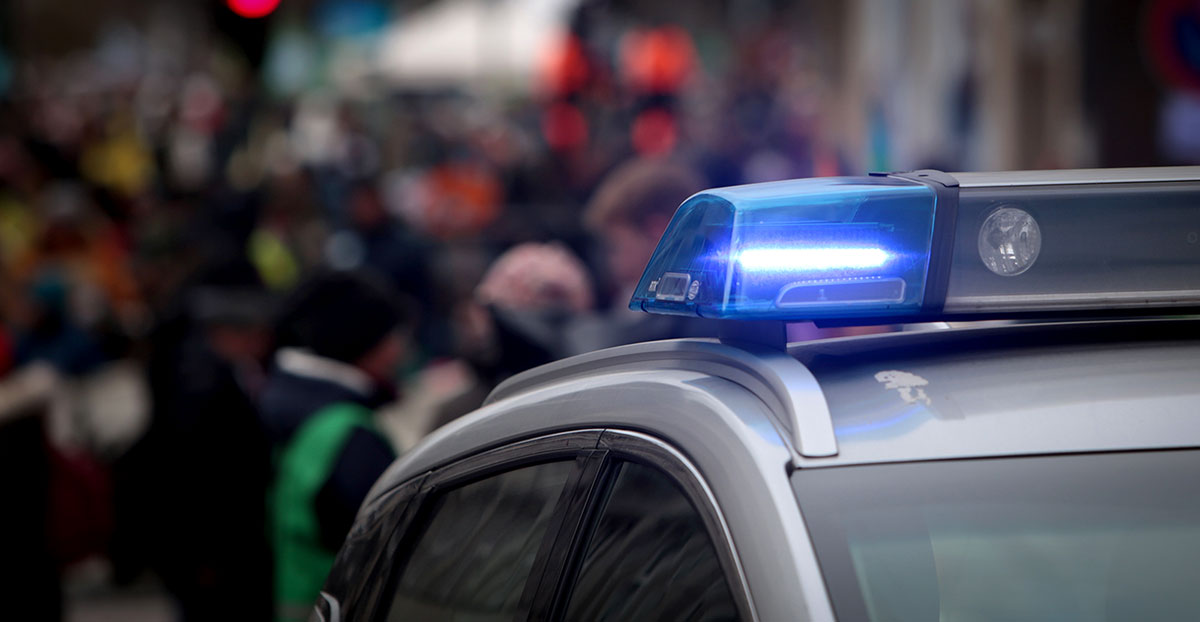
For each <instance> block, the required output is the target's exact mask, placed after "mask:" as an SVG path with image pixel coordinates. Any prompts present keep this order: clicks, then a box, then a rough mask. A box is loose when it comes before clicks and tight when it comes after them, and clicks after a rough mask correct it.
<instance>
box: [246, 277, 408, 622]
mask: <svg viewBox="0 0 1200 622" xmlns="http://www.w3.org/2000/svg"><path fill="white" fill-rule="evenodd" d="M411 322H412V319H411V318H410V317H409V312H408V311H407V309H406V308H405V307H404V306H403V305H402V304H401V302H400V301H399V300H398V298H397V296H396V294H395V292H394V291H392V290H391V288H389V287H387V285H386V282H384V281H382V280H381V279H379V278H378V277H376V276H373V275H368V274H367V273H363V272H359V273H348V272H341V273H338V272H334V273H326V274H321V275H317V276H315V277H313V278H312V279H311V280H309V281H308V282H306V283H305V284H303V285H301V286H300V288H299V289H298V291H297V292H296V293H295V296H294V298H293V300H292V301H291V303H290V304H289V305H287V307H286V309H285V310H284V313H283V316H282V317H281V319H280V322H279V333H278V334H279V339H280V345H281V346H283V347H281V348H280V349H279V351H278V352H277V353H276V356H275V367H274V369H273V370H272V371H271V373H270V375H269V377H268V379H267V385H266V388H265V390H264V392H263V396H262V399H261V401H260V415H261V417H262V422H263V425H264V427H265V429H266V432H267V435H268V439H269V440H270V442H271V444H272V446H273V448H274V455H275V479H274V482H273V484H272V490H271V496H270V503H271V505H270V508H271V513H272V515H271V529H272V537H273V544H274V549H275V550H274V556H275V614H276V618H277V619H280V620H302V619H305V618H306V617H307V615H308V612H309V610H310V608H311V606H312V604H313V602H315V601H316V599H317V596H318V593H319V591H320V588H321V584H322V582H323V581H324V579H325V575H326V574H327V573H328V572H329V569H330V567H331V566H332V565H333V559H334V556H335V554H336V553H337V550H338V548H339V547H340V546H341V544H342V541H343V540H344V539H345V537H346V533H347V532H348V531H349V529H350V526H351V524H352V523H353V521H354V516H355V514H356V513H357V512H358V506H359V504H360V503H361V502H362V500H363V498H364V497H365V496H366V494H367V492H368V491H369V490H370V488H371V485H372V484H373V483H374V482H375V480H376V478H378V476H379V475H380V474H381V473H383V471H384V469H386V468H387V466H388V465H389V464H391V462H392V460H393V459H394V458H395V457H396V454H395V451H394V450H393V448H392V446H391V444H390V443H389V441H388V440H387V439H386V438H385V437H384V436H383V435H382V434H381V433H380V431H379V430H378V428H377V427H376V423H375V421H374V416H373V415H374V411H375V410H376V409H377V408H379V407H380V406H383V405H384V404H386V403H388V402H391V401H394V400H395V398H396V392H395V389H394V387H393V384H392V382H393V380H392V379H393V378H394V377H395V375H396V370H397V368H398V366H399V365H400V364H401V362H402V361H403V359H404V356H405V354H406V350H407V340H408V332H409V327H410V325H411Z"/></svg>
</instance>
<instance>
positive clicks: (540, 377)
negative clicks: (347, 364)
mask: <svg viewBox="0 0 1200 622" xmlns="http://www.w3.org/2000/svg"><path fill="white" fill-rule="evenodd" d="M654 369H676V370H688V371H697V372H702V373H707V374H712V375H714V376H717V377H720V378H724V379H726V380H729V381H731V382H733V383H736V384H738V385H741V386H742V387H745V388H746V389H747V390H749V391H750V392H751V393H753V394H754V395H755V396H757V397H758V398H759V399H761V400H762V401H763V402H764V403H766V405H767V407H768V410H769V411H770V412H771V414H772V415H773V418H774V419H775V421H776V423H777V424H778V425H779V427H780V428H781V432H782V433H783V436H784V437H785V438H786V439H787V440H788V441H789V442H790V443H791V444H792V445H793V447H794V449H795V451H796V452H797V453H799V454H800V455H801V456H804V457H808V458H821V457H826V456H834V455H837V452H838V448H837V438H836V437H835V436H834V432H833V420H832V418H831V416H830V413H829V405H828V404H827V403H826V401H825V395H824V393H823V392H822V391H821V387H820V385H819V384H817V379H816V377H814V376H813V374H812V372H810V371H809V370H808V368H807V367H805V366H804V365H803V364H802V363H800V362H799V361H797V360H796V359H794V358H792V357H791V356H790V355H788V354H787V353H786V352H783V351H780V350H778V349H775V348H770V347H766V346H760V345H756V344H753V343H738V344H737V345H732V344H729V343H724V342H720V341H717V340H715V339H673V340H668V341H650V342H645V343H636V344H632V345H627V346H619V347H616V348H609V349H606V350H599V351H596V352H589V353H587V354H581V355H579V356H574V357H571V358H567V359H563V360H561V361H557V362H554V363H550V364H548V365H544V366H542V367H539V368H537V369H534V370H530V371H526V372H522V373H520V374H517V375H515V376H513V377H511V378H509V379H507V380H505V381H504V382H502V383H500V385H499V386H497V387H496V388H495V389H494V390H493V391H492V393H491V394H490V395H488V398H487V400H486V401H485V402H484V403H485V404H491V403H494V402H497V401H499V400H502V399H505V398H507V397H512V396H514V395H517V394H521V393H525V392H527V391H532V390H534V389H536V388H539V387H543V386H546V385H550V384H553V383H557V382H563V381H566V380H572V379H577V378H581V377H587V376H594V375H596V374H597V373H614V372H620V371H645V370H654Z"/></svg>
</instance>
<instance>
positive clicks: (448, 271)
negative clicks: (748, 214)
mask: <svg viewBox="0 0 1200 622" xmlns="http://www.w3.org/2000/svg"><path fill="white" fill-rule="evenodd" d="M630 163H635V164H637V165H638V166H641V165H643V164H646V165H647V166H649V165H651V164H654V163H670V165H671V166H674V167H677V169H679V170H681V171H682V170H683V169H686V173H681V175H685V176H682V177H680V178H681V179H686V180H688V181H687V182H686V184H685V185H687V186H690V187H691V190H689V192H691V191H698V190H701V189H703V188H705V187H713V186H726V185H734V184H740V183H751V182H760V181H770V180H777V179H788V178H797V177H809V176H829V175H861V174H865V173H866V172H868V171H878V170H908V169H914V168H938V169H941V170H947V171H966V170H969V171H976V170H978V171H990V170H1011V169H1052V168H1087V167H1116V166H1159V165H1177V164H1197V163H1200V3H1197V2H1195V1H1189V0H1129V1H1117V0H1110V1H1094V2H1085V1H1083V0H1020V1H1013V2H991V1H988V0H962V1H954V0H846V1H844V2H817V1H794V2H787V1H783V0H739V1H733V0H727V1H713V2H703V3H701V2H689V3H679V2H668V1H665V0H661V1H657V0H651V1H644V2H637V1H633V0H609V1H600V0H596V1H592V0H395V1H388V0H275V1H272V0H228V1H226V0H158V1H155V2H139V1H136V0H92V1H90V2H82V3H81V2H77V1H73V0H8V1H6V2H4V3H0V433H2V434H0V437H3V438H2V439H0V440H2V441H3V446H4V449H5V450H8V453H7V454H6V457H5V458H3V459H0V479H2V480H3V481H4V482H5V483H4V486H5V488H4V492H5V494H6V495H8V496H6V498H8V499H21V500H22V501H21V503H40V504H43V505H44V507H45V508H46V509H45V511H44V513H42V514H39V515H38V516H36V517H34V518H33V519H31V521H32V522H29V523H27V524H26V523H18V522H14V523H13V524H12V525H10V526H7V527H5V530H6V531H7V533H8V535H7V536H6V537H9V538H14V539H17V540H20V539H25V538H29V537H32V536H30V534H28V533H25V532H23V531H22V529H23V528H24V527H29V526H30V525H33V526H34V528H38V529H41V528H45V529H47V530H48V532H46V534H45V535H46V537H47V538H48V542H49V545H48V546H47V547H46V550H45V551H43V553H44V564H42V565H41V566H39V567H36V568H31V567H17V568H13V567H9V568H7V569H5V570H4V572H5V573H6V574H4V575H3V577H8V576H10V575H14V574H22V573H38V572H40V573H44V574H45V576H46V577H48V579H47V583H46V584H47V585H58V586H59V590H58V591H55V590H54V589H52V588H47V590H48V591H47V592H46V594H44V595H42V596H44V597H45V599H46V601H45V602H57V603H60V604H61V607H62V610H61V612H62V615H63V616H64V617H65V618H66V619H69V620H160V619H173V618H175V617H176V616H177V615H178V613H179V610H178V608H177V606H176V604H175V600H174V598H173V597H172V596H170V595H169V594H168V592H169V591H168V590H166V589H165V588H164V587H163V583H162V579H161V578H160V577H158V576H157V575H156V574H155V573H154V572H152V571H151V568H153V567H154V564H153V563H147V561H146V559H147V556H146V554H145V551H139V550H138V547H137V546H132V545H131V546H126V545H125V544H126V543H125V536H123V535H122V534H123V530H122V517H123V514H124V513H125V512H126V511H127V510H123V509H122V507H123V505H122V503H121V501H120V499H119V497H120V492H119V491H120V489H121V486H122V483H121V481H122V478H123V477H127V476H128V475H129V473H128V472H129V470H130V469H133V470H135V471H136V470H138V469H141V470H145V469H158V468H160V467H161V468H162V469H164V470H163V471H162V472H161V473H159V476H160V477H161V478H162V481H165V482H167V484H164V485H169V482H170V481H171V477H172V473H173V472H172V471H171V470H170V469H169V468H167V467H162V466H161V464H160V465H158V466H148V465H152V464H153V463H151V462H146V461H144V460H141V461H139V460H128V457H129V455H130V454H131V452H134V448H135V447H137V446H138V443H139V442H141V441H142V439H144V438H146V437H147V435H148V434H149V433H150V431H151V430H154V429H156V428H155V426H156V425H159V426H167V425H168V424H166V423H161V422H164V421H165V422H169V421H174V420H175V419H173V418H176V417H177V413H176V412H175V410H173V409H174V408H175V406H173V405H174V404H176V403H177V401H178V396H179V395H181V394H186V391H184V390H183V389H181V388H180V386H181V385H180V382H181V381H190V380H191V379H194V378H195V376H196V372H195V371H194V368H193V367H190V365H193V364H194V363H195V361H196V360H199V359H195V357H194V356H193V352H192V350H191V349H190V348H191V347H192V346H191V344H192V343H193V341H194V340H196V339H199V340H200V341H201V342H203V343H204V344H207V345H205V346H204V347H207V348H209V349H216V350H217V351H219V352H220V353H221V354H222V356H226V355H228V356H227V358H228V359H229V360H231V361H234V363H231V364H234V366H235V367H237V369H238V375H237V378H238V379H239V380H238V381H239V383H240V384H239V387H240V388H241V390H243V391H244V393H245V394H246V395H248V396H249V397H250V398H253V397H254V394H255V391H256V390H257V387H259V386H260V385H261V382H260V381H259V380H256V378H257V379H261V377H262V376H263V375H264V374H265V373H266V372H267V371H268V370H269V368H270V365H271V363H270V361H271V352H272V350H273V348H274V346H275V343H276V340H277V332H275V331H274V330H273V322H274V321H275V316H274V311H275V310H276V309H277V308H278V307H282V306H284V305H285V304H286V300H287V299H288V296H289V295H290V293H291V292H293V290H294V289H295V288H296V287H297V286H298V284H300V283H302V282H304V281H305V279H306V278H308V277H309V276H310V275H312V274H314V273H318V272H320V271H322V270H325V269H337V270H358V269H364V268H369V269H371V270H372V271H373V272H374V273H376V274H378V275H381V276H382V277H383V278H384V279H386V280H387V281H388V282H389V283H390V284H391V286H392V287H394V288H395V289H396V290H397V291H398V292H399V294H400V295H401V296H402V297H403V298H404V300H406V301H407V303H408V304H409V305H410V306H411V308H412V309H413V310H414V312H415V317H416V318H417V319H416V324H415V325H414V327H413V328H412V332H411V336H410V337H411V338H410V341H409V344H408V348H407V349H406V353H405V356H404V360H403V364H402V365H401V366H400V367H399V368H398V369H397V370H396V372H395V374H394V378H391V380H393V381H394V382H395V385H396V387H397V388H398V391H397V393H396V399H395V400H394V402H393V403H392V405H390V406H388V407H386V408H385V409H384V410H383V411H382V413H381V417H382V421H383V426H384V428H385V430H386V431H387V434H388V435H389V437H390V438H391V439H392V442H393V444H394V445H395V446H396V448H398V449H399V450H400V451H403V450H404V449H405V448H408V447H411V446H412V445H413V444H414V443H416V442H417V441H418V440H419V439H420V438H421V437H422V436H423V435H424V434H426V433H428V432H429V431H430V430H432V429H433V428H434V427H435V426H437V425H438V424H440V423H442V422H444V421H447V420H449V419H452V418H453V417H454V416H457V415H459V414H462V413H463V412H466V411H468V410H470V409H471V408H472V407H474V406H476V405H478V404H479V402H480V401H481V400H482V397H483V395H486V392H487V391H488V390H489V389H490V388H491V387H492V386H494V384H495V383H496V382H498V381H500V380H502V379H503V378H505V377H507V376H508V375H511V374H512V373H515V372H518V371H521V370H522V369H525V368H527V367H529V366H531V365H536V364H538V363H542V362H546V361H549V360H552V359H554V358H557V357H559V356H565V355H568V354H571V353H573V352H576V351H581V350H586V349H588V348H590V347H598V346H601V345H607V343H606V342H603V341H602V340H597V339H596V338H595V333H596V332H597V331H596V330H595V329H593V330H592V333H588V331H587V330H586V329H581V330H579V331H574V332H572V333H571V334H572V335H574V336H575V337H577V338H573V339H574V340H567V341H570V343H569V344H567V345H564V344H565V343H567V341H564V340H563V339H561V338H559V336H561V334H562V333H546V332H545V330H544V329H546V327H547V326H551V327H556V326H559V325H560V324H561V323H562V322H564V321H566V320H563V319H562V316H563V315H569V316H573V317H576V318H577V317H582V316H588V315H589V314H590V315H593V316H598V317H602V318H608V319H607V320H606V323H601V324H600V325H601V326H602V327H603V329H604V330H602V331H600V332H604V331H610V329H612V328H613V327H614V326H616V327H619V326H621V325H622V324H621V322H622V321H623V320H612V321H609V320H611V317H610V316H609V315H608V314H610V313H620V307H622V306H623V305H624V304H625V302H626V301H627V299H628V288H629V284H628V277H626V276H624V275H623V274H622V273H621V268H620V263H619V262H617V261H614V260H613V257H612V255H613V253H614V246H619V240H618V238H617V237H614V236H619V234H620V230H619V229H612V228H609V229H603V227H600V226H598V225H597V224H596V223H595V222H593V221H591V220H589V218H588V217H587V213H588V212H589V209H590V208H589V207H588V206H589V205H591V204H594V203H595V202H597V201H599V199H598V198H597V194H598V193H597V190H598V188H600V187H601V185H602V184H603V182H604V180H605V179H606V178H608V177H609V176H610V174H613V173H614V171H618V170H620V169H621V167H622V166H623V165H627V164H630ZM647 163H650V164H647ZM630 183H632V182H630ZM685 196H686V194H685ZM671 207H674V205H672V206H671ZM616 252H620V251H616ZM630 256H636V253H633V254H632V255H630ZM206 288H209V289H206ZM211 288H217V289H216V290H212V289H211ZM221 288H225V289H221ZM230 288H232V289H235V290H238V291H243V292H244V291H252V292H253V294H254V296H253V297H251V298H247V299H246V300H248V301H249V302H247V304H246V306H248V307H250V308H248V309H241V310H240V311H238V312H239V313H242V315H240V316H239V318H240V319H239V321H238V322H235V323H234V324H236V326H234V327H233V328H230V327H228V326H226V325H225V324H221V325H220V327H221V328H222V329H228V330H227V331H226V332H215V331H216V329H214V328H213V326H216V324H211V323H206V322H209V320H207V319H205V318H206V317H209V316H206V315H205V313H206V311H205V309H207V307H206V306H205V305H206V304H208V303H207V302H205V301H206V300H207V299H206V298H205V295H206V292H209V291H220V292H229V291H232V290H231V289H230ZM229 312H230V311H229V310H225V311H223V313H229ZM547 313H549V315H551V316H553V317H551V318H549V319H547V317H546V314H547ZM529 315H533V316H536V319H537V321H536V322H534V323H533V324H530V323H529V322H527V321H526V320H527V319H528V317H527V316H529ZM229 331H232V332H229ZM610 332H611V331H610ZM618 332H619V331H618ZM546 334H553V335H556V336H554V337H547V336H546ZM222 339H224V340H225V341H222ZM206 340H213V341H212V343H209V341H206ZM206 351H207V350H206ZM30 422H35V423H30ZM237 433H238V432H236V431H233V430H231V431H230V432H229V434H230V435H234V434H237ZM223 442H224V441H223V440H222V439H221V438H217V439H216V440H215V441H214V442H213V445H212V446H210V447H208V448H207V450H208V453H204V452H202V451H201V452H199V453H196V454H194V455H197V456H200V458H199V459H200V460H212V461H216V460H219V459H220V458H219V454H220V452H221V451H222V443H223ZM13 448H17V449H13ZM30 448H35V449H36V451H34V450H33V449H30ZM193 449H195V448H193ZM21 452H25V453H24V454H22V453H21ZM135 453H136V452H135ZM26 454H27V455H26ZM47 455H48V456H50V457H49V458H46V457H45V456H47ZM189 455H193V454H189ZM22 456H25V457H22ZM28 456H34V458H29V457H28ZM27 459H28V460H35V459H36V460H41V462H37V464H40V465H43V467H44V468H41V470H38V469H33V470H29V469H28V468H27V467H28V464H32V463H26V462H22V460H27ZM47 460H48V462H47ZM45 465H49V466H45ZM189 468H190V467H189ZM136 476H137V474H136V473H135V477H136ZM14 491H15V492H14ZM14 495H15V496H14ZM21 495H25V496H21ZM30 499H32V500H33V501H29V500H30ZM140 502H142V503H146V504H150V505H153V504H154V503H155V501H154V500H153V499H150V500H146V499H142V500H140ZM157 520H159V522H160V523H168V524H160V525H159V526H158V527H159V529H160V530H161V531H163V532H165V533H170V532H174V536H173V537H175V538H179V539H187V538H190V537H192V536H193V535H194V534H191V533H187V531H188V530H191V529H197V528H199V529H203V528H204V525H203V524H197V522H196V521H191V522H187V521H184V522H182V523H179V524H177V525H176V524H174V523H172V522H171V519H170V515H169V514H165V515H163V516H161V517H159V518H158V519H157ZM22 525H24V527H22ZM47 525H48V527H47ZM34 539H36V538H34ZM131 551H132V552H131ZM3 564H8V565H9V566H12V564H11V563H10V562H8V561H6V560H5V559H4V558H3V556H0V565H3ZM0 579H2V577H0ZM0 583H4V581H3V580H0ZM230 615H231V617H238V616H237V614H236V612H230ZM51 617H53V616H51Z"/></svg>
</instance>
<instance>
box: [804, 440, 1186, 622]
mask: <svg viewBox="0 0 1200 622" xmlns="http://www.w3.org/2000/svg"><path fill="white" fill-rule="evenodd" d="M1198 469H1200V452H1196V451H1153V452H1135V453H1112V454H1084V455H1069V456H1040V457H1018V458H1003V459H987V460H961V461H950V460H943V461H931V462H921V463H902V464H880V465H869V466H853V467H844V468H830V469H799V470H797V471H796V472H795V473H794V474H793V475H792V481H793V485H794V489H795V491H796V495H797V497H798V499H799V501H800V507H801V509H802V510H803V512H804V518H805V522H806V524H807V525H808V527H809V530H810V533H811V534H812V537H813V544H814V547H815V549H816V553H817V559H818V561H820V563H821V568H822V571H823V573H824V574H825V578H826V584H827V585H828V586H829V591H830V595H831V596H832V598H833V605H834V608H835V610H836V611H837V613H838V617H839V618H840V619H843V620H946V621H954V620H981V621H989V620H1062V621H1073V620H1079V621H1083V620H1106V621H1111V622H1115V621H1118V620H1138V621H1148V620H1163V621H1174V620H1196V619H1200V590H1197V589H1196V584H1197V577H1200V479H1197V478H1196V477H1195V475H1194V474H1195V473H1196V472H1197V470H1198Z"/></svg>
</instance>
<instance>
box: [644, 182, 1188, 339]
mask: <svg viewBox="0 0 1200 622" xmlns="http://www.w3.org/2000/svg"><path fill="white" fill-rule="evenodd" d="M998 212H999V213H998ZM1014 214H1017V215H1020V216H1019V217H1018V218H1016V220H1015V221H1014V217H1013V215H1014ZM989 217H992V218H991V219H990V220H989ZM996 222H1000V223H1001V225H996V224H995V223H996ZM1013 222H1017V223H1018V226H1020V227H1023V228H1019V229H1014V228H1013V226H1012V223H1013ZM1006 227H1007V228H1006ZM1000 231H1003V232H1004V234H1003V235H1011V236H1019V237H1012V239H1007V238H1003V235H1001V233H998V232H1000ZM996 236H1001V237H1000V238H998V239H996ZM989 245H991V246H989ZM1017 247H1019V248H1017ZM988 248H991V249H992V251H993V252H1000V253H1008V254H1007V255H1002V256H1001V259H1003V260H1005V261H1006V262H1008V263H1009V264H1012V265H1001V266H999V267H997V260H996V258H995V257H992V258H985V257H984V254H985V250H986V249H988ZM1014 248H1017V250H1014ZM997 249H998V250H997ZM989 261H990V262H991V267H990V268H989V265H988V262H989ZM1000 263H1004V262H1000ZM630 308H631V309H635V310H643V311H648V312H651V313H666V314H676V315H688V316H699V317H705V318H716V319H742V320H784V321H801V320H818V321H821V320H825V321H831V320H832V322H830V323H837V322H839V321H842V320H845V322H844V323H864V324H865V323H879V322H886V323H892V322H907V321H928V320H936V319H967V318H980V319H982V318H985V317H989V318H991V317H1027V316H1046V315H1056V316H1062V315H1097V314H1106V313H1112V312H1120V313H1121V314H1160V315H1161V314H1163V313H1169V312H1172V311H1173V312H1176V313H1178V312H1183V311H1185V310H1188V309H1192V308H1200V167H1168V168H1151V169H1108V170H1102V169H1097V170H1078V171H1031V172H1007V173H951V174H946V173H941V172H938V171H916V172H912V173H895V174H874V175H871V176H868V177H835V178H816V179H804V180H791V181H782V182H771V183H765V184H751V185H745V186H735V187H731V188H718V189H714V190H706V191H704V192H701V193H698V194H696V195H694V196H692V197H691V198H689V199H688V200H687V201H685V202H684V204H683V205H682V206H680V208H679V210H678V211H677V212H676V214H675V217H674V218H673V219H672V220H671V222H670V224H669V225H668V227H667V230H666V232H665V234H664V235H663V238H662V240H661V241H660V243H659V245H658V248H657V249H656V250H655V252H654V255H653V256H652V257H651V259H650V262H649V263H648V264H647V267H646V271H645V272H644V274H643V275H642V279H641V281H640V282H639V283H638V286H637V289H636V290H635V292H634V295H633V298H632V299H631V301H630Z"/></svg>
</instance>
